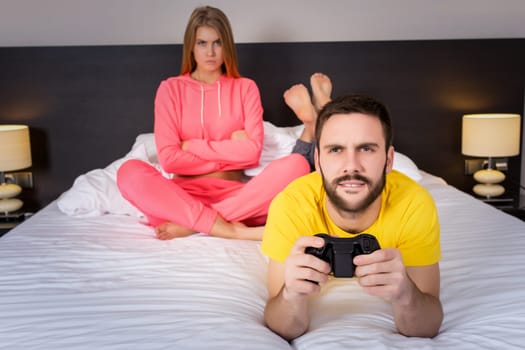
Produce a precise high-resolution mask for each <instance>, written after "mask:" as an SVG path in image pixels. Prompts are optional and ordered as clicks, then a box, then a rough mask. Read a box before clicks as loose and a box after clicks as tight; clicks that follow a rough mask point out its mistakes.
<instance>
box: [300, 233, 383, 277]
mask: <svg viewBox="0 0 525 350" xmlns="http://www.w3.org/2000/svg"><path fill="white" fill-rule="evenodd" d="M316 236H318V237H321V238H323V239H324V242H325V243H324V246H323V247H321V248H314V247H307V248H306V249H305V253H307V254H312V255H313V256H316V257H318V258H319V259H322V260H324V261H326V262H327V263H329V264H330V267H331V268H332V273H333V275H334V276H335V277H353V276H354V269H355V265H354V262H353V261H354V257H356V256H358V255H361V254H370V253H372V252H374V251H376V250H378V249H381V247H380V246H379V242H378V241H377V239H376V238H375V237H374V236H372V235H370V234H368V233H362V234H360V235H357V236H355V237H352V238H341V237H332V236H330V235H327V234H326V233H318V234H316Z"/></svg>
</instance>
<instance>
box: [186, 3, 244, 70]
mask: <svg viewBox="0 0 525 350" xmlns="http://www.w3.org/2000/svg"><path fill="white" fill-rule="evenodd" d="M203 26H206V27H210V28H213V29H214V30H215V31H216V32H217V34H218V35H219V39H220V41H221V46H222V55H223V59H224V63H223V64H222V72H223V73H225V74H226V76H228V77H233V78H239V77H240V74H239V68H238V66H237V51H236V49H235V42H234V41H233V32H232V29H231V26H230V21H229V20H228V17H226V15H225V14H224V12H222V11H221V10H219V9H218V8H215V7H211V6H202V7H197V8H196V9H195V10H193V12H192V14H191V16H190V19H189V20H188V24H187V26H186V31H185V32H184V45H183V48H182V64H181V74H185V73H191V72H193V71H194V70H195V69H196V68H197V62H196V61H195V57H194V56H193V48H194V46H195V40H196V35H197V29H198V28H199V27H203Z"/></svg>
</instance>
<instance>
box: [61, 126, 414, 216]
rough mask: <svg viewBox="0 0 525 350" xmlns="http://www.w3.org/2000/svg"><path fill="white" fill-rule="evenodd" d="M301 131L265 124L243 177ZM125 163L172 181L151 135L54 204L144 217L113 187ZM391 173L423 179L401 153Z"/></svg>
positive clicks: (80, 211)
mask: <svg viewBox="0 0 525 350" xmlns="http://www.w3.org/2000/svg"><path fill="white" fill-rule="evenodd" d="M302 131H303V126H302V125H298V126H292V127H278V126H275V125H273V124H272V123H270V122H264V142H263V149H262V153H261V159H260V164H259V166H257V167H256V168H252V169H247V170H245V173H246V175H248V176H255V175H257V174H259V173H260V172H261V171H262V170H263V169H264V168H265V167H266V166H267V165H268V164H269V163H270V162H271V161H273V160H274V159H277V158H280V157H283V156H286V155H288V154H290V153H291V152H292V149H293V147H294V145H295V142H296V140H297V138H299V136H300V134H301V132H302ZM128 159H141V160H143V161H145V162H148V163H150V164H151V165H153V166H154V167H155V168H157V170H159V171H160V172H161V173H162V175H163V176H164V177H166V178H172V177H173V175H172V174H168V173H166V172H165V171H164V170H163V169H162V168H161V167H160V165H159V164H158V158H157V151H156V147H155V138H154V135H153V133H145V134H140V135H138V136H137V138H136V140H135V143H134V144H133V146H132V148H131V151H130V152H129V153H128V154H126V155H125V156H124V157H123V158H120V159H117V160H116V161H114V162H113V163H111V164H110V165H108V166H107V167H106V168H104V169H95V170H91V171H89V172H87V173H86V174H83V175H80V176H79V177H77V178H76V180H75V182H74V183H73V186H72V187H71V188H70V189H69V190H67V191H66V192H64V193H63V194H62V195H61V196H60V197H59V198H58V200H57V204H58V207H59V208H60V210H61V211H62V212H64V213H66V214H68V215H71V216H78V217H93V216H99V215H104V214H119V215H130V216H134V217H143V216H144V215H143V214H142V213H141V212H140V211H139V210H138V209H137V208H135V207H134V206H133V205H131V204H130V203H129V202H128V201H127V200H126V199H124V197H122V195H121V194H120V191H119V189H118V187H117V184H116V175H117V170H118V168H119V167H120V166H121V165H122V163H124V162H125V161H126V160H128ZM394 169H396V170H398V171H400V172H402V173H403V174H405V175H407V176H408V177H410V178H412V179H413V180H415V181H419V180H421V179H422V174H421V172H420V171H419V169H418V168H417V166H416V164H415V163H414V162H413V161H412V160H411V159H410V158H409V157H407V156H406V155H404V154H402V153H398V152H395V155H394Z"/></svg>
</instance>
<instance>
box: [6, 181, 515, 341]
mask: <svg viewBox="0 0 525 350" xmlns="http://www.w3.org/2000/svg"><path fill="white" fill-rule="evenodd" d="M422 173H423V178H422V179H421V181H420V183H421V184H422V185H423V186H425V187H426V188H427V189H428V190H429V192H430V193H431V194H432V196H433V197H434V199H435V201H436V205H437V208H438V213H439V217H440V222H441V228H442V232H441V245H442V260H441V262H440V267H441V300H442V303H443V308H444V312H445V318H444V321H443V324H442V327H441V330H440V333H439V335H438V336H436V337H435V338H433V339H425V338H409V337H404V336H402V335H400V334H398V333H397V332H396V330H395V326H394V321H393V318H392V313H391V310H390V307H389V305H388V304H386V303H385V302H383V301H382V300H380V299H378V298H376V297H372V296H368V295H366V294H364V293H363V292H362V291H361V290H360V288H359V286H358V285H357V284H356V282H355V281H354V280H352V279H335V278H333V279H331V280H330V282H328V283H327V284H326V285H325V286H324V287H323V290H322V292H321V294H320V296H319V297H316V298H313V299H312V301H311V303H312V307H311V313H312V322H311V327H310V329H309V331H308V332H307V333H306V334H304V335H303V336H301V337H299V338H297V339H296V340H294V341H293V342H291V343H288V342H286V341H285V340H283V339H281V338H280V337H279V336H278V335H276V334H274V333H273V332H271V331H270V330H269V329H268V328H267V327H265V325H264V322H263V312H264V305H265V301H266V297H267V291H266V270H267V259H266V258H265V257H264V256H263V255H262V254H261V253H260V251H259V246H260V242H254V241H244V240H228V239H220V238H214V237H210V236H207V235H204V234H196V235H193V236H190V237H187V238H181V239H175V240H171V241H160V240H157V239H156V238H155V235H154V232H153V230H152V228H151V227H148V226H146V225H144V224H142V223H141V222H140V219H138V218H137V217H134V216H129V215H128V216H126V215H115V214H108V215H99V216H93V217H73V216H70V215H66V214H64V213H63V212H62V211H61V210H59V208H58V205H57V202H56V201H55V202H53V203H51V204H50V205H48V206H47V207H45V208H44V209H43V210H41V211H40V212H38V213H37V214H36V215H34V216H33V217H32V218H31V219H29V220H27V221H26V222H24V223H22V224H20V225H19V226H17V227H16V228H15V229H13V230H12V231H10V232H9V233H8V234H6V235H4V236H3V237H2V238H1V239H0V325H1V327H0V349H148V350H153V349H168V348H169V349H290V348H294V349H343V348H344V349H347V348H367V349H419V350H420V349H519V348H523V346H524V344H525V292H524V291H525V278H524V277H523V274H522V270H523V266H525V254H523V252H524V251H525V223H524V222H522V221H520V220H518V219H516V218H514V217H511V216H509V215H507V214H505V213H503V212H501V211H498V210H497V209H495V208H493V207H491V206H488V205H486V204H485V203H483V202H481V201H478V200H476V199H474V198H473V197H471V196H469V195H467V194H465V193H463V192H461V191H459V190H457V189H455V188H454V187H451V186H449V185H447V184H446V183H445V182H444V181H442V180H441V179H439V178H437V177H435V176H432V175H430V174H427V173H424V172H422Z"/></svg>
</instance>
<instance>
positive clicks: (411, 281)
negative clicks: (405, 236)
mask: <svg viewBox="0 0 525 350" xmlns="http://www.w3.org/2000/svg"><path fill="white" fill-rule="evenodd" d="M354 264H355V265H356V266H357V267H356V269H355V275H356V277H357V278H358V281H359V284H360V285H361V286H362V287H363V289H364V290H365V292H367V293H369V294H371V295H377V296H379V297H381V298H383V299H384V300H386V301H387V302H389V303H390V304H391V305H392V310H393V312H394V320H395V323H396V327H397V329H398V330H399V332H400V333H401V334H404V335H406V336H415V337H434V336H435V335H436V334H438V332H439V328H440V326H441V322H442V321H443V308H442V306H441V302H440V301H439V284H440V283H439V280H440V279H439V264H438V263H435V264H433V265H427V266H412V267H405V265H404V263H403V259H402V257H401V253H400V252H399V250H397V249H393V248H390V249H380V250H376V251H375V252H373V253H371V254H368V255H366V254H363V255H358V256H356V257H355V258H354Z"/></svg>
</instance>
